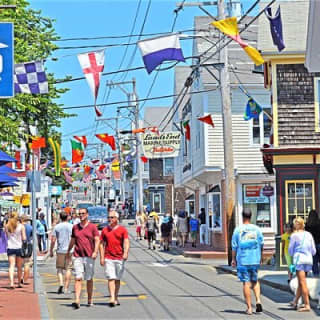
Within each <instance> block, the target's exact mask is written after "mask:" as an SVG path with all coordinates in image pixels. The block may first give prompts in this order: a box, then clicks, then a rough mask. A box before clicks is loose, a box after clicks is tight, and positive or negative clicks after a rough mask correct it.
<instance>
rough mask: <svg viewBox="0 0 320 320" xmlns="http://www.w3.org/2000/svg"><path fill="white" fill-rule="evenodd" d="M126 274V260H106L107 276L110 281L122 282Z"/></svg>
mask: <svg viewBox="0 0 320 320" xmlns="http://www.w3.org/2000/svg"><path fill="white" fill-rule="evenodd" d="M123 272H124V260H111V259H105V275H106V278H107V279H109V280H120V279H121V278H122V276H123Z"/></svg>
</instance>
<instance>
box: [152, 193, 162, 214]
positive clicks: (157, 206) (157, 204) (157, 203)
mask: <svg viewBox="0 0 320 320" xmlns="http://www.w3.org/2000/svg"><path fill="white" fill-rule="evenodd" d="M153 209H154V210H155V212H161V193H153Z"/></svg>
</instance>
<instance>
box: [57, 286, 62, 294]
mask: <svg viewBox="0 0 320 320" xmlns="http://www.w3.org/2000/svg"><path fill="white" fill-rule="evenodd" d="M61 293H63V286H60V287H59V289H58V294H61Z"/></svg>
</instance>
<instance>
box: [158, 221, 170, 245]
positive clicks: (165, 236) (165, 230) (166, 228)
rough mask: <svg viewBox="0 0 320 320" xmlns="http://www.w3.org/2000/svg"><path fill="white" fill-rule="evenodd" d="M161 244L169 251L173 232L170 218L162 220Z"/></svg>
mask: <svg viewBox="0 0 320 320" xmlns="http://www.w3.org/2000/svg"><path fill="white" fill-rule="evenodd" d="M160 230H161V242H162V245H163V250H164V251H169V250H170V249H169V243H170V235H171V231H172V223H171V222H170V218H169V217H168V215H167V216H165V217H164V218H163V220H162V223H161V226H160Z"/></svg>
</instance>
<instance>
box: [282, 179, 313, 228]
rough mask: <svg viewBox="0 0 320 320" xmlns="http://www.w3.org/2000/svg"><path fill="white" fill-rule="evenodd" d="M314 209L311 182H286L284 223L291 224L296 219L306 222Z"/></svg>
mask: <svg viewBox="0 0 320 320" xmlns="http://www.w3.org/2000/svg"><path fill="white" fill-rule="evenodd" d="M314 208H315V199H314V181H313V180H298V181H292V180H289V181H286V223H292V221H293V220H294V219H295V218H296V217H301V218H303V219H304V220H305V221H306V220H307V218H308V215H309V212H310V210H312V209H314Z"/></svg>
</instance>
